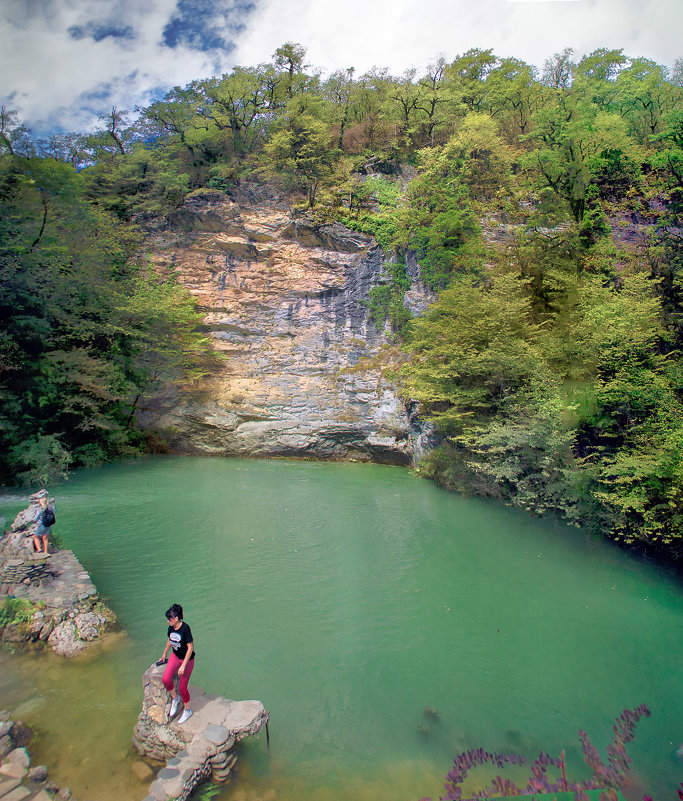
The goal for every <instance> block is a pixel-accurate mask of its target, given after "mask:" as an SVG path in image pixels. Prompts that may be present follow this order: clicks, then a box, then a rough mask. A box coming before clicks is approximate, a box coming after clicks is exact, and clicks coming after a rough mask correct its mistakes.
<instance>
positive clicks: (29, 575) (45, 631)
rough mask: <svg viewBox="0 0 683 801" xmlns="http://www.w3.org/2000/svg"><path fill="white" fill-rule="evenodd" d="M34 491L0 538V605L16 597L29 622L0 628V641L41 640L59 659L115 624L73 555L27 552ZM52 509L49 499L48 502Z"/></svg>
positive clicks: (35, 501) (30, 541)
mask: <svg viewBox="0 0 683 801" xmlns="http://www.w3.org/2000/svg"><path fill="white" fill-rule="evenodd" d="M38 496H39V493H35V494H34V495H31V496H30V498H29V506H28V508H26V509H24V510H23V511H22V512H20V513H19V514H18V515H17V516H16V518H15V520H14V522H13V523H12V525H11V527H10V530H9V532H8V533H6V534H5V535H4V536H2V537H0V601H2V600H3V599H6V598H20V599H23V600H25V601H28V602H30V604H31V605H32V612H31V619H30V620H24V619H22V620H19V621H10V622H9V623H7V624H6V625H5V626H4V627H1V628H0V639H3V640H5V641H6V642H13V643H17V644H19V643H24V642H46V643H47V644H48V645H49V646H50V647H51V648H52V650H53V651H55V653H58V654H60V655H61V656H74V655H75V654H77V653H80V652H81V651H83V650H84V649H85V648H87V646H88V645H89V644H90V643H92V642H94V641H95V640H97V639H98V638H99V637H100V635H101V634H102V633H103V632H104V630H105V629H107V628H108V627H110V626H111V625H112V623H113V622H114V621H115V619H116V618H115V616H114V613H113V612H112V611H111V610H110V609H108V608H107V607H106V606H105V605H104V604H103V603H102V601H101V600H100V598H99V596H98V594H97V590H96V589H95V586H94V585H93V583H92V581H91V579H90V576H89V574H88V573H87V571H86V570H85V569H84V568H83V565H81V563H80V562H79V561H78V559H77V558H76V556H75V554H74V553H73V551H68V550H55V549H54V548H53V547H52V546H51V547H50V552H49V553H48V554H47V555H44V554H38V553H34V552H33V530H34V528H35V523H34V522H33V521H34V517H35V513H36V512H37V510H38V508H39V504H38ZM50 504H51V505H54V501H53V500H50Z"/></svg>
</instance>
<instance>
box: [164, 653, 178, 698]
mask: <svg viewBox="0 0 683 801" xmlns="http://www.w3.org/2000/svg"><path fill="white" fill-rule="evenodd" d="M182 664H183V663H182V661H181V660H180V659H178V657H177V656H176V655H175V654H174V653H173V651H171V653H170V655H169V657H168V662H167V663H166V669H165V670H164V675H163V677H162V679H161V681H162V682H163V684H164V687H165V688H166V689H167V690H168V692H169V693H170V694H171V698H175V697H176V689H175V681H174V679H175V677H176V673H177V672H178V668H179V667H180V666H181V665H182Z"/></svg>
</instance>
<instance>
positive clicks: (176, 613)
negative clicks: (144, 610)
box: [166, 604, 183, 620]
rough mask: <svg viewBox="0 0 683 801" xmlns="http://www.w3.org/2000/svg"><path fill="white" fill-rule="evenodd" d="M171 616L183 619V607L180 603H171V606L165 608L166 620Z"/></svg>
mask: <svg viewBox="0 0 683 801" xmlns="http://www.w3.org/2000/svg"><path fill="white" fill-rule="evenodd" d="M172 617H178V618H180V619H181V620H182V619H183V607H182V606H181V605H180V604H171V608H170V609H167V610H166V620H170V619H171V618H172Z"/></svg>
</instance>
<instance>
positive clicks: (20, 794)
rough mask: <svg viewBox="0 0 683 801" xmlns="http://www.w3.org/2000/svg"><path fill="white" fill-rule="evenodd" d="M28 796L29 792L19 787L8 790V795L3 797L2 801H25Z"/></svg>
mask: <svg viewBox="0 0 683 801" xmlns="http://www.w3.org/2000/svg"><path fill="white" fill-rule="evenodd" d="M30 795H31V791H30V790H27V789H26V788H25V787H22V786H21V785H20V786H19V787H15V788H14V790H10V791H9V793H6V794H5V795H3V797H2V801H26V799H28V796H30Z"/></svg>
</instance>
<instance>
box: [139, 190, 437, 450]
mask: <svg viewBox="0 0 683 801" xmlns="http://www.w3.org/2000/svg"><path fill="white" fill-rule="evenodd" d="M151 247H152V249H153V259H154V262H155V267H156V269H157V270H159V271H160V272H161V273H162V274H163V273H171V272H173V273H175V274H176V275H177V276H178V278H179V280H180V281H181V282H182V283H183V284H184V285H185V286H186V287H187V288H188V289H189V290H190V292H191V293H192V294H193V295H194V297H195V298H196V299H197V300H198V302H199V304H200V306H201V308H202V310H203V311H204V314H205V322H206V327H207V331H208V332H209V333H210V336H211V339H212V340H213V343H214V344H215V347H216V349H217V350H218V351H219V352H220V353H222V354H223V355H224V356H225V366H224V367H223V368H222V369H221V370H219V371H218V372H217V373H215V374H214V375H213V376H212V377H211V378H210V379H207V380H205V381H203V382H201V385H200V386H195V387H193V388H192V389H191V390H186V389H184V390H183V391H182V392H181V391H178V390H177V389H173V388H171V389H168V390H167V391H166V392H165V393H163V394H160V395H158V396H157V397H155V398H154V399H153V400H152V401H150V402H149V403H148V404H147V405H146V406H145V408H143V409H142V410H141V411H140V413H139V415H138V420H139V422H140V424H141V425H142V426H143V428H145V429H146V430H148V431H155V432H157V433H158V434H160V436H161V438H162V440H163V441H164V442H165V443H166V445H167V447H168V449H169V450H170V451H171V452H176V453H205V454H213V455H225V456H228V455H238V456H269V457H272V456H298V457H310V458H322V459H358V460H363V461H376V462H385V463H394V464H409V463H411V462H412V461H413V453H414V448H413V446H414V441H415V439H416V437H419V436H420V435H421V434H422V433H423V432H422V429H421V427H420V424H419V421H418V420H417V418H416V417H415V415H413V416H412V417H409V415H408V413H407V412H406V409H405V407H404V404H403V403H402V402H401V400H400V399H399V397H398V394H397V391H396V388H395V387H394V386H393V385H392V384H391V383H390V382H389V381H387V380H386V379H385V378H384V377H383V376H382V372H381V369H380V368H381V362H383V361H384V360H383V358H382V356H381V351H382V349H383V348H385V347H386V346H387V343H388V336H387V332H386V331H384V330H378V329H377V327H376V326H375V324H374V322H373V321H372V319H371V317H370V315H369V312H368V306H367V301H368V297H369V292H370V289H371V288H372V287H374V286H377V285H378V284H379V283H381V282H382V281H384V280H386V277H387V276H386V272H385V267H384V263H385V257H384V255H383V253H382V251H381V249H380V248H379V247H378V246H377V244H376V243H375V242H374V240H373V239H372V238H370V237H368V236H365V235H363V234H359V233H356V232H353V231H350V230H349V229H347V228H345V227H344V226H342V225H339V224H329V225H319V226H318V225H314V224H312V223H311V222H310V221H307V220H306V219H305V218H303V217H297V216H295V215H293V213H292V212H291V211H290V210H289V209H288V208H287V207H286V206H284V205H282V204H279V203H278V202H277V200H276V199H274V198H270V199H267V198H263V197H259V198H256V197H254V196H251V197H250V196H247V195H246V194H245V193H242V194H241V195H240V196H239V198H237V199H236V200H231V199H229V198H228V197H227V196H226V195H225V194H223V193H221V192H211V191H205V192H202V193H201V194H199V195H197V196H195V197H192V198H190V199H189V200H188V201H187V202H186V203H185V204H184V205H183V206H182V208H180V209H178V210H176V211H175V212H174V213H172V214H171V215H169V217H168V218H167V221H166V226H165V228H164V229H163V230H161V231H157V232H156V233H155V235H154V236H153V237H152V238H151ZM409 268H410V269H411V272H414V273H415V275H414V279H415V282H414V287H413V289H412V290H411V292H410V293H409V298H408V300H407V304H408V306H409V307H410V309H411V311H412V312H414V313H415V312H417V311H419V310H420V309H422V308H424V307H425V305H426V302H427V294H426V292H425V290H424V289H423V287H422V285H421V282H420V279H419V268H418V267H417V264H416V263H415V264H411V265H409Z"/></svg>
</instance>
